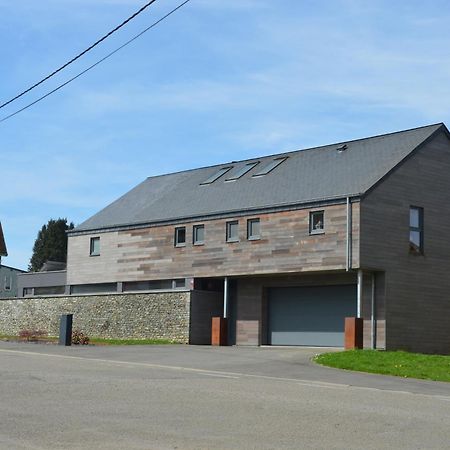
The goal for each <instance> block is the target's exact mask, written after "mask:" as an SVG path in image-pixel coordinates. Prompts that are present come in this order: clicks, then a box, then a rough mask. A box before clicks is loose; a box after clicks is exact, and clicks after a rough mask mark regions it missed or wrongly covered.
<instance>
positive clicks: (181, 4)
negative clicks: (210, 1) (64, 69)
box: [0, 0, 190, 123]
mask: <svg viewBox="0 0 450 450" xmlns="http://www.w3.org/2000/svg"><path fill="white" fill-rule="evenodd" d="M189 2H190V0H185V1H184V2H183V3H180V4H179V5H178V6H177V7H175V8H173V9H172V10H171V11H169V12H168V13H167V14H166V15H164V16H163V17H161V18H160V19H158V20H157V21H156V22H153V23H152V24H151V25H150V26H148V27H147V28H145V29H144V30H142V31H141V32H140V33H138V34H137V35H136V36H134V37H133V38H131V39H130V40H128V41H127V42H125V43H124V44H122V45H121V46H120V47H118V48H116V49H115V50H113V51H112V52H111V53H108V54H107V55H106V56H104V57H103V58H102V59H100V60H98V61H97V62H96V63H94V64H92V65H90V66H89V67H87V68H86V69H84V70H83V71H82V72H80V73H79V74H77V75H75V76H74V77H72V78H70V79H69V80H67V81H65V82H64V83H62V84H60V85H59V86H57V87H56V88H54V89H52V90H51V91H49V92H47V93H46V94H45V95H43V96H42V97H39V98H38V99H36V100H35V101H33V102H31V103H29V104H28V105H26V106H24V107H23V108H20V109H18V110H17V111H15V112H13V113H11V114H9V115H7V116H5V117H2V118H1V119H0V123H2V122H4V121H5V120H8V119H10V118H11V117H14V116H16V115H17V114H19V113H21V112H22V111H25V110H26V109H28V108H30V107H31V106H33V105H35V104H36V103H39V102H40V101H42V100H44V99H45V98H47V97H49V96H50V95H52V94H54V93H55V92H57V91H59V90H60V89H62V88H63V87H64V86H67V85H68V84H69V83H72V81H75V80H76V79H77V78H80V77H81V76H82V75H84V74H85V73H86V72H89V71H90V70H92V69H93V68H94V67H96V66H98V65H99V64H101V63H102V62H103V61H105V60H107V59H108V58H110V57H111V56H113V55H114V54H116V53H117V52H118V51H120V50H122V49H123V48H124V47H126V46H127V45H129V44H131V43H132V42H133V41H135V40H136V39H138V38H139V37H141V36H142V35H143V34H144V33H146V32H147V31H149V30H151V29H152V28H154V27H156V25H158V24H159V23H161V22H162V21H163V20H165V19H167V18H168V17H169V16H171V15H172V14H173V13H174V12H176V11H178V10H179V9H180V8H181V7H183V6H184V5H185V4H186V3H189Z"/></svg>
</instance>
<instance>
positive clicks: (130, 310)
mask: <svg viewBox="0 0 450 450" xmlns="http://www.w3.org/2000/svg"><path fill="white" fill-rule="evenodd" d="M190 297H191V293H190V292H189V291H177V292H174V291H171V292H158V293H142V294H107V295H100V294H99V295H86V296H67V297H66V296H55V297H39V298H38V297H30V298H15V299H12V298H11V299H7V300H1V301H0V334H3V335H18V334H19V333H20V331H21V330H24V329H39V330H43V331H46V332H47V333H48V335H49V336H57V335H58V334H59V319H60V315H61V314H73V315H74V316H73V328H74V329H80V330H81V331H83V332H84V333H86V334H87V335H88V336H89V337H101V338H117V339H120V338H134V339H141V338H146V339H169V340H171V341H175V342H180V343H186V344H187V343H188V342H189V320H190V319H189V316H190Z"/></svg>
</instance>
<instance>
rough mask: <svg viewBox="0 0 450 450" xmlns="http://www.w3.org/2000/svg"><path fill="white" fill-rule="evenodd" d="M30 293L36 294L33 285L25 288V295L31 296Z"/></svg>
mask: <svg viewBox="0 0 450 450" xmlns="http://www.w3.org/2000/svg"><path fill="white" fill-rule="evenodd" d="M30 295H34V288H32V287H26V288H23V296H24V297H29V296H30Z"/></svg>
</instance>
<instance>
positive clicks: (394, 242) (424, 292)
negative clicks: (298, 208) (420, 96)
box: [360, 132, 450, 353]
mask: <svg viewBox="0 0 450 450" xmlns="http://www.w3.org/2000/svg"><path fill="white" fill-rule="evenodd" d="M449 205H450V142H449V140H448V138H447V137H446V135H445V134H444V133H443V132H442V133H440V134H439V135H437V136H436V137H435V138H434V139H433V140H432V141H430V142H429V143H427V144H426V145H425V146H424V147H422V148H421V149H419V150H418V151H417V152H416V153H415V154H414V155H412V156H411V157H410V158H409V159H408V160H406V161H405V162H404V163H403V164H402V165H401V166H400V167H398V168H397V169H396V170H395V171H394V172H393V173H392V174H391V175H389V176H388V177H387V178H386V179H385V180H384V181H383V182H382V183H380V184H379V185H378V186H377V187H376V188H375V189H374V190H373V191H372V192H370V193H369V194H368V195H367V196H366V198H364V199H363V200H362V202H361V248H360V252H361V253H360V255H361V256H360V257H361V267H363V268H368V269H370V268H373V269H380V270H382V271H384V272H385V279H384V283H385V305H384V306H385V311H382V312H381V314H383V313H385V317H386V348H387V349H405V350H412V351H420V352H436V353H450V277H449V272H450V238H449V227H450V225H449V224H450V207H449ZM410 206H418V207H422V208H424V219H425V220H424V225H425V229H424V238H425V242H424V255H414V254H411V253H410V252H409V208H410ZM365 319H368V317H366V316H365ZM381 325H382V324H380V326H381Z"/></svg>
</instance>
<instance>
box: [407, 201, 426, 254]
mask: <svg viewBox="0 0 450 450" xmlns="http://www.w3.org/2000/svg"><path fill="white" fill-rule="evenodd" d="M409 251H410V253H414V254H416V255H422V254H423V208H418V207H416V206H411V207H410V208H409Z"/></svg>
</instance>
